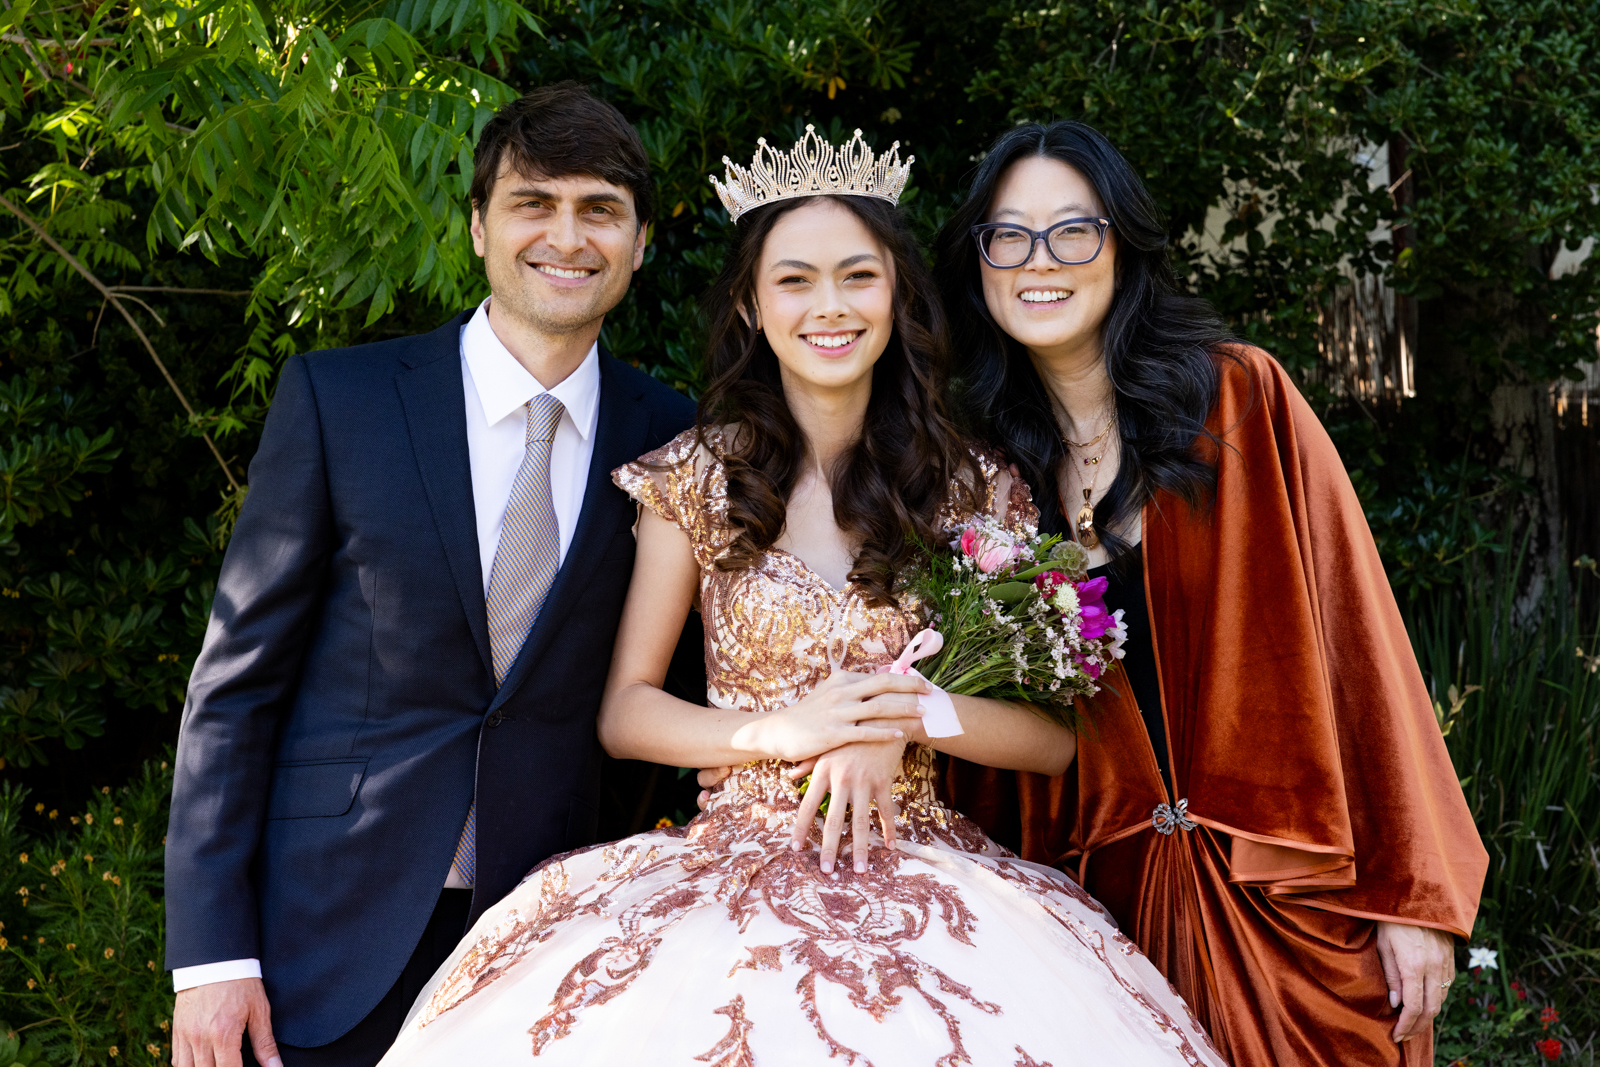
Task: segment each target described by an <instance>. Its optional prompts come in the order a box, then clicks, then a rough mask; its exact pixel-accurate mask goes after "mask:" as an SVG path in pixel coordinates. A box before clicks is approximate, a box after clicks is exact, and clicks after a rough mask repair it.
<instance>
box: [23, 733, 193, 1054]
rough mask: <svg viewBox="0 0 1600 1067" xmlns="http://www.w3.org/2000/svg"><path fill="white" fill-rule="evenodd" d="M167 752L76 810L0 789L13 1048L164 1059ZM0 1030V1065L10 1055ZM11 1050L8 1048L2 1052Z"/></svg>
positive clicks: (167, 1025)
mask: <svg viewBox="0 0 1600 1067" xmlns="http://www.w3.org/2000/svg"><path fill="white" fill-rule="evenodd" d="M171 790H172V771H171V767H170V760H168V761H163V762H161V763H159V764H147V765H146V766H145V768H144V770H143V772H142V773H141V774H140V775H139V776H138V777H137V778H136V779H135V780H134V781H133V782H132V783H130V784H129V785H126V786H123V787H122V788H120V789H116V790H113V789H111V788H110V787H109V786H107V787H102V788H101V789H100V790H99V791H97V792H95V793H93V794H91V796H90V800H89V803H88V804H87V805H86V806H85V807H84V809H83V810H82V811H78V812H73V813H70V814H69V813H63V812H59V811H43V812H40V811H35V812H33V813H32V814H33V816H35V818H33V819H32V820H30V821H33V822H42V823H43V824H44V826H45V827H47V828H48V829H46V830H45V831H44V832H43V833H40V834H37V835H35V834H30V833H28V832H27V831H26V830H25V829H24V828H23V825H22V823H23V819H24V814H25V810H24V809H25V807H26V803H27V793H26V791H25V790H22V789H19V788H16V787H15V786H13V785H12V784H11V783H5V784H4V785H0V886H3V887H4V895H3V896H0V916H3V919H0V922H3V926H0V998H3V999H0V1004H3V1008H0V1010H3V1011H4V1012H5V1013H6V1015H7V1016H8V1017H9V1018H10V1019H12V1020H14V1021H16V1023H17V1025H18V1030H17V1031H16V1032H17V1033H18V1034H19V1035H20V1036H21V1038H22V1039H24V1041H25V1043H24V1044H23V1045H22V1049H21V1051H24V1052H26V1054H27V1055H30V1056H34V1057H37V1058H42V1059H43V1060H44V1061H46V1062H50V1063H54V1064H67V1063H71V1064H152V1065H154V1064H165V1063H167V1062H168V1061H169V1060H170V1058H171V1045H170V1040H171V1019H172V981H171V978H170V977H169V976H168V975H167V974H166V973H165V971H164V969H163V964H162V955H163V952H164V922H165V919H164V912H163V906H162V899H161V871H162V845H163V842H164V840H165V838H164V834H165V830H166V825H167V801H168V796H169V795H170V793H171ZM12 1040H14V1039H11V1038H0V1064H5V1063H6V1062H8V1061H7V1060H6V1059H5V1057H6V1056H7V1055H8V1054H9V1055H11V1056H12V1057H13V1059H14V1060H15V1061H16V1062H20V1063H27V1062H31V1061H30V1060H28V1059H18V1058H17V1057H18V1055H19V1050H18V1049H16V1048H11V1046H10V1044H9V1042H10V1041H12ZM8 1048H9V1049H10V1052H9V1053H8V1052H7V1049H8Z"/></svg>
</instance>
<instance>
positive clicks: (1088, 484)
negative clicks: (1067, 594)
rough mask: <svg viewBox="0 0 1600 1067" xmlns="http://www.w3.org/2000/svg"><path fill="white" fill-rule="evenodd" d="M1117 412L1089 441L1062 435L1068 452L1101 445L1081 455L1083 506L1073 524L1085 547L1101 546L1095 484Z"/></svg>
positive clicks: (1110, 416) (1108, 418)
mask: <svg viewBox="0 0 1600 1067" xmlns="http://www.w3.org/2000/svg"><path fill="white" fill-rule="evenodd" d="M1116 422H1117V413H1116V411H1115V410H1114V409H1113V411H1112V412H1111V414H1110V415H1109V416H1107V417H1106V424H1105V426H1104V427H1103V428H1102V429H1101V430H1100V432H1099V433H1097V434H1095V435H1094V436H1093V437H1091V438H1089V440H1087V441H1072V440H1068V439H1067V435H1066V434H1062V435H1061V443H1062V444H1064V445H1066V446H1067V449H1068V452H1069V453H1071V452H1074V451H1075V452H1078V453H1080V454H1081V453H1084V452H1087V451H1088V450H1089V449H1091V448H1094V446H1095V445H1099V446H1100V448H1099V450H1098V451H1097V452H1095V454H1094V455H1093V456H1087V455H1081V456H1080V458H1081V459H1082V460H1083V465H1084V468H1085V470H1084V472H1083V476H1084V487H1083V506H1082V507H1080V508H1079V509H1078V517H1077V519H1076V520H1075V521H1074V523H1073V526H1074V528H1075V529H1076V531H1077V536H1078V543H1079V544H1080V545H1082V546H1083V547H1084V548H1099V547H1100V535H1099V533H1097V532H1096V531H1095V528H1094V502H1093V497H1094V486H1095V482H1097V481H1099V479H1100V461H1101V460H1102V459H1104V458H1105V456H1106V449H1107V448H1108V447H1110V444H1111V429H1112V427H1113V426H1115V425H1116Z"/></svg>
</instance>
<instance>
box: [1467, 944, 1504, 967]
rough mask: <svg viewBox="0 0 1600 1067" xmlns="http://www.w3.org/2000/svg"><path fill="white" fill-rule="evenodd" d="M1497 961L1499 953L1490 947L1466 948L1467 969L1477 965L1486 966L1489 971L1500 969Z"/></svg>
mask: <svg viewBox="0 0 1600 1067" xmlns="http://www.w3.org/2000/svg"><path fill="white" fill-rule="evenodd" d="M1499 961H1500V953H1498V952H1496V951H1495V950H1494V949H1492V948H1469V949H1467V969H1468V970H1472V969H1474V968H1477V967H1487V968H1488V969H1489V970H1491V971H1498V970H1499V969H1500V962H1499Z"/></svg>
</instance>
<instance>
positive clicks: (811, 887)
mask: <svg viewBox="0 0 1600 1067" xmlns="http://www.w3.org/2000/svg"><path fill="white" fill-rule="evenodd" d="M931 757H932V753H931V750H929V749H926V748H922V747H920V746H919V747H915V748H912V749H910V750H908V753H907V758H906V764H907V770H908V773H904V774H902V776H901V778H900V780H899V781H898V783H897V785H896V792H897V794H899V795H898V796H897V800H898V801H899V803H900V804H901V807H902V811H901V815H900V817H899V819H898V821H897V828H898V831H899V834H900V835H901V841H900V847H899V848H898V849H897V850H895V851H885V850H884V849H882V848H881V847H878V846H881V839H880V838H878V837H877V835H876V833H874V846H875V847H874V848H873V850H872V859H871V862H870V864H869V868H868V870H867V872H866V873H865V874H856V873H855V872H854V870H853V867H852V865H851V864H850V862H849V861H848V859H846V860H845V862H842V863H840V864H837V865H836V868H835V873H833V874H823V873H822V871H821V867H820V864H819V861H818V853H817V851H816V847H815V846H816V844H817V842H818V839H819V838H820V834H821V821H820V820H818V822H817V824H816V828H815V829H814V830H813V833H812V839H813V840H812V842H811V845H812V847H811V848H809V849H807V850H806V851H804V852H793V851H790V850H789V848H788V847H787V840H788V836H789V827H790V826H792V825H793V820H794V812H795V808H796V806H797V804H798V800H799V792H798V790H797V789H796V788H795V787H794V786H792V785H790V784H789V783H788V781H787V780H786V779H785V778H784V777H783V775H782V774H781V771H780V768H781V765H779V764H775V763H759V764H751V765H749V766H747V767H745V768H743V769H741V770H740V771H739V772H738V773H737V774H736V775H735V776H734V777H733V778H732V779H730V780H729V782H728V783H727V784H725V785H724V787H723V788H722V789H721V790H720V791H719V792H718V793H717V794H716V795H715V796H714V798H713V801H712V803H711V805H710V807H709V808H708V810H707V811H705V812H704V813H703V814H701V815H700V816H699V817H698V818H696V819H695V820H694V821H693V822H691V823H690V824H689V825H688V826H687V827H673V828H670V829H665V830H658V831H655V832H652V833H645V834H640V835H638V836H635V837H630V838H627V839H625V840H622V841H617V842H614V843H612V844H608V845H601V846H597V847H595V848H590V849H585V850H582V851H579V852H572V853H567V854H566V855H563V856H557V857H554V858H553V859H551V860H549V861H547V862H546V863H544V864H543V865H541V866H540V867H539V868H537V869H536V870H535V871H533V872H532V873H531V874H530V875H529V876H528V877H527V879H525V880H524V881H523V882H522V884H521V885H520V886H518V887H517V888H516V889H515V890H514V891H513V892H512V893H511V894H510V895H509V896H507V897H506V898H505V899H504V900H502V901H501V902H500V903H499V904H498V905H496V906H495V907H493V908H492V909H490V910H489V911H488V912H486V913H485V914H484V915H483V917H482V918H481V919H480V920H479V921H478V923H477V925H476V926H474V927H473V929H472V930H471V931H469V932H468V934H467V936H466V938H465V939H464V940H463V941H462V943H461V945H460V946H459V947H458V948H457V950H456V952H455V954H454V955H453V956H452V957H451V958H450V959H449V960H448V961H447V962H446V963H445V964H444V966H443V967H442V968H441V969H440V971H439V973H438V974H437V975H436V976H435V978H434V981H433V984H432V987H431V988H430V989H429V990H428V991H426V992H424V994H423V995H422V996H421V997H420V998H419V999H418V1001H417V1003H416V1005H415V1007H414V1008H413V1009H412V1012H411V1016H410V1017H409V1018H408V1019H407V1022H406V1025H405V1027H404V1028H403V1029H402V1031H401V1036H400V1038H399V1040H398V1041H397V1042H396V1044H395V1045H394V1047H393V1049H391V1051H390V1052H389V1054H388V1056H386V1057H385V1058H384V1060H383V1064H384V1067H421V1065H424V1064H428V1065H444V1064H471V1065H476V1067H489V1065H498V1064H510V1063H529V1064H575V1065H584V1067H596V1065H599V1064H624V1063H626V1064H685V1065H694V1064H711V1065H713V1067H750V1065H763V1067H765V1065H770V1064H810V1063H823V1062H843V1063H847V1064H858V1065H861V1067H866V1065H867V1064H876V1065H878V1067H899V1065H910V1064H918V1065H921V1064H927V1065H929V1067H935V1065H937V1067H947V1065H950V1067H953V1065H955V1064H974V1065H989V1064H995V1065H1004V1067H1043V1065H1045V1064H1051V1065H1053V1067H1067V1065H1069V1064H1097V1065H1108V1064H1118V1065H1142V1064H1152V1065H1154V1064H1207V1065H1215V1064H1221V1063H1222V1060H1221V1059H1220V1058H1219V1057H1218V1056H1217V1055H1216V1053H1215V1052H1214V1051H1213V1050H1212V1049H1211V1047H1210V1044H1209V1043H1208V1041H1207V1040H1206V1037H1205V1035H1204V1033H1203V1032H1202V1031H1201V1029H1200V1027H1199V1025H1198V1024H1197V1023H1196V1022H1195V1021H1194V1019H1193V1017H1192V1016H1191V1015H1190V1014H1189V1011H1188V1008H1187V1007H1186V1006H1185V1005H1184V1003H1183V1001H1182V1000H1180V999H1179V997H1178V996H1177V995H1176V994H1175V993H1173V992H1172V989H1171V987H1170V986H1169V985H1168V984H1167V981H1166V979H1164V978H1162V977H1161V975H1160V974H1159V973H1158V972H1157V971H1156V969H1155V967H1154V966H1152V965H1151V964H1150V962H1149V961H1148V960H1147V959H1145V957H1144V956H1143V955H1142V954H1140V952H1139V951H1138V949H1137V948H1135V947H1134V945H1133V944H1132V942H1130V941H1129V940H1128V939H1127V938H1125V937H1123V936H1122V935H1121V934H1119V933H1118V932H1117V930H1116V927H1115V926H1114V925H1113V923H1112V922H1111V921H1110V919H1109V918H1108V917H1107V916H1106V914H1105V912H1104V911H1103V910H1102V909H1101V908H1100V907H1099V906H1098V905H1097V904H1096V903H1095V902H1094V901H1093V900H1092V899H1090V898H1089V897H1088V896H1087V895H1086V894H1085V893H1084V892H1083V891H1082V890H1081V889H1079V888H1078V887H1077V885H1076V884H1075V883H1074V882H1072V881H1071V879H1069V878H1067V877H1066V876H1065V875H1063V874H1061V873H1060V872H1059V871H1055V870H1053V869H1051V868H1048V867H1042V866H1038V865H1036V864H1031V863H1027V862H1024V861H1022V860H1019V859H1017V858H1015V857H1014V856H1012V855H1010V854H1009V853H1008V852H1007V851H1006V850H1004V849H1002V848H1000V847H999V846H998V845H995V844H994V843H993V842H991V841H989V840H988V839H987V838H986V837H985V836H984V835H983V833H982V831H980V830H979V829H978V828H977V827H976V826H975V825H974V824H973V823H972V822H970V821H969V820H967V819H965V818H964V817H962V816H960V815H958V814H956V813H954V812H952V811H950V810H949V809H947V808H944V807H943V806H941V805H940V804H938V802H937V801H936V800H935V799H934V798H933V791H932V778H931V764H932V758H931ZM846 840H847V841H848V835H847V837H846ZM844 855H845V856H846V857H848V851H847V850H846V851H845V853H844ZM830 1058H831V1059H830Z"/></svg>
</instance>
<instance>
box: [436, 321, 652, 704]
mask: <svg viewBox="0 0 1600 1067" xmlns="http://www.w3.org/2000/svg"><path fill="white" fill-rule="evenodd" d="M618 366H619V364H618V363H617V361H616V360H615V359H613V358H612V357H611V356H610V355H608V354H607V353H606V352H605V351H604V350H603V349H602V350H601V352H600V417H599V420H598V422H597V424H596V426H595V441H594V455H593V457H592V458H591V459H590V460H589V478H588V481H587V482H586V483H585V486H584V490H583V511H582V512H581V513H580V514H579V516H578V528H577V530H576V531H575V532H574V534H573V537H572V544H571V546H570V547H569V548H568V550H567V555H566V558H564V559H563V560H562V561H561V569H560V570H558V571H557V572H556V578H555V581H554V582H553V583H551V586H550V591H549V592H548V593H546V594H545V598H544V604H543V606H541V607H540V609H539V618H538V620H537V621H535V622H534V624H533V629H532V630H531V631H530V632H529V633H528V637H527V640H525V641H524V642H523V643H522V650H521V651H520V652H518V653H517V658H516V661H515V662H514V663H512V665H511V670H510V671H509V672H508V673H507V674H506V680H505V682H504V683H503V684H502V685H501V686H500V691H499V693H497V694H496V695H495V698H494V702H493V703H492V704H490V705H489V707H490V710H493V709H494V708H498V707H499V706H500V705H502V704H504V703H505V702H506V701H507V700H509V699H510V698H511V696H512V694H514V693H515V692H516V691H517V689H518V687H520V686H521V685H522V682H523V679H524V678H525V677H526V676H527V674H528V672H529V669H530V666H529V665H530V664H532V663H536V662H537V661H538V659H539V656H540V655H542V654H543V652H544V649H545V646H547V645H548V644H549V643H550V638H551V636H552V635H553V634H554V633H555V630H556V628H557V627H558V626H560V624H561V621H562V620H563V619H564V618H566V616H567V613H568V612H570V611H571V610H572V608H573V606H574V605H576V604H577V603H578V600H579V598H580V597H581V596H582V593H583V590H584V587H585V586H586V585H587V581H586V578H587V576H588V575H589V574H591V573H592V572H593V571H594V570H595V568H596V567H598V566H599V564H600V558H601V554H602V553H603V552H604V551H605V548H606V545H607V544H608V543H609V542H610V541H611V535H612V533H613V532H614V531H615V530H616V528H617V524H618V523H619V522H625V523H629V524H631V523H632V522H633V518H634V508H633V505H632V504H631V503H630V502H629V500H628V498H627V496H626V495H624V494H623V493H622V491H621V490H619V489H617V488H616V487H615V486H614V485H612V484H611V472H612V471H613V470H615V469H616V468H618V467H620V466H622V464H624V463H627V462H629V461H630V460H635V459H638V458H639V457H640V456H641V455H642V454H643V453H644V451H645V448H644V445H645V442H646V441H647V440H649V434H650V412H649V410H648V409H647V408H646V407H645V405H644V403H643V398H644V391H643V390H642V389H640V388H638V387H637V386H630V385H628V384H626V383H624V382H623V381H622V380H621V377H622V376H621V375H620V374H618V373H617V367H618ZM457 377H458V378H459V377H460V376H459V375H457ZM457 386H458V388H457V391H458V392H459V391H460V389H459V382H458V383H457ZM464 432H465V431H464V430H463V433H464ZM469 507H470V504H469ZM478 600H479V602H480V604H481V602H482V600H483V596H482V591H481V590H480V591H479V596H478ZM484 630H485V636H484V647H485V648H487V647H488V636H487V630H488V628H487V625H485V627H484Z"/></svg>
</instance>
